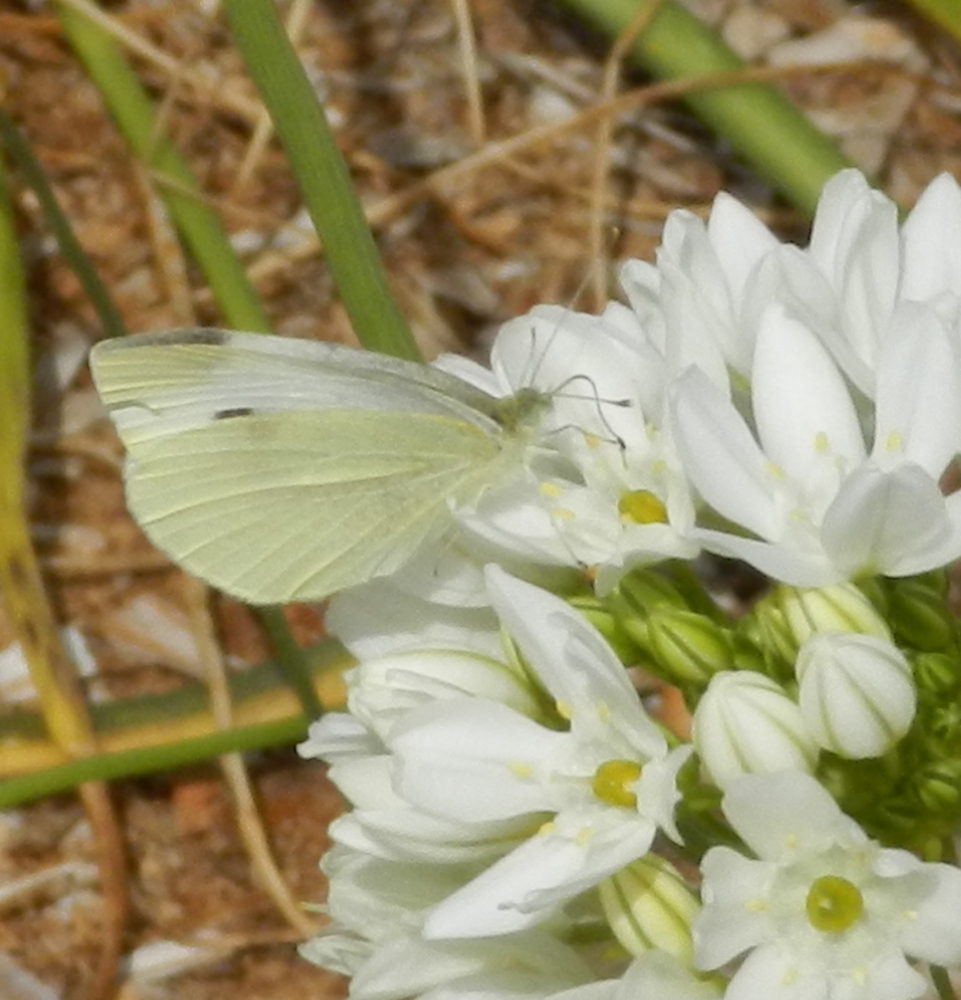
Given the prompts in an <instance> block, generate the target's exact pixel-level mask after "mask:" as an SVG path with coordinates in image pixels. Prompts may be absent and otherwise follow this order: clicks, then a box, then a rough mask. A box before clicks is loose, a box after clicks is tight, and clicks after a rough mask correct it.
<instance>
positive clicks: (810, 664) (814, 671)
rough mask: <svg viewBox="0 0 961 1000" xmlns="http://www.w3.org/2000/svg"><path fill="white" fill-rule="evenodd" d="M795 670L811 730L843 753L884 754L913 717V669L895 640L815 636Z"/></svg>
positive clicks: (852, 755) (857, 756)
mask: <svg viewBox="0 0 961 1000" xmlns="http://www.w3.org/2000/svg"><path fill="white" fill-rule="evenodd" d="M795 670H796V672H797V678H798V685H799V690H798V701H799V703H800V705H801V712H802V713H803V715H804V721H805V723H807V728H808V731H809V732H810V733H811V734H812V735H813V736H814V738H815V739H816V740H817V741H818V743H819V744H820V745H821V746H822V747H824V749H825V750H830V751H831V752H832V753H836V754H838V755H839V756H841V757H847V758H849V759H851V760H863V759H864V758H867V757H880V756H882V755H883V754H884V753H885V752H886V751H887V750H889V749H890V748H891V747H892V746H893V745H894V744H895V743H896V742H897V741H898V740H900V739H901V738H902V737H903V736H904V734H905V733H906V732H907V731H908V728H909V727H910V725H911V722H912V720H913V719H914V712H915V708H916V707H917V696H916V692H915V689H914V680H913V678H912V676H911V667H910V666H909V665H908V661H907V660H906V659H905V658H904V654H903V653H902V652H901V651H900V650H899V649H898V648H897V646H895V645H893V643H890V642H887V641H885V640H883V639H878V638H876V637H875V636H871V635H851V634H843V633H837V632H834V633H822V634H820V635H813V636H811V638H810V639H808V640H807V641H806V642H805V643H804V645H803V646H802V647H801V650H800V652H799V653H798V658H797V663H796V664H795Z"/></svg>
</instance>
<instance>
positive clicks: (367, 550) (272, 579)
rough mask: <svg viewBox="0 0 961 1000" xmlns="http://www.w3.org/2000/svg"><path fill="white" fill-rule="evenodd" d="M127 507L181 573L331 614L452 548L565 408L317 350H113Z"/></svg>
mask: <svg viewBox="0 0 961 1000" xmlns="http://www.w3.org/2000/svg"><path fill="white" fill-rule="evenodd" d="M91 368H92V371H93V376H94V381H95V382H96V385H97V389H98V391H99V392H100V395H101V397H102V399H103V401H104V403H105V405H106V406H107V409H108V411H109V412H110V415H111V417H112V418H113V420H114V422H115V423H116V426H117V430H118V432H119V433H120V437H121V439H122V441H123V443H124V445H125V446H126V448H127V451H128V464H127V468H126V473H125V481H126V487H127V500H128V503H129V506H130V509H131V511H132V513H133V515H134V517H136V519H137V521H138V522H139V523H140V525H141V526H142V527H143V529H144V531H145V532H146V533H147V535H148V537H149V538H150V539H151V540H152V541H153V542H154V543H155V544H156V545H157V546H158V547H159V548H160V549H162V550H163V551H164V552H166V553H167V554H168V555H170V556H171V557H172V558H173V559H174V560H175V561H176V562H177V563H179V564H180V565H182V566H183V567H184V568H186V569H187V570H189V571H190V572H191V573H193V574H194V575H196V576H198V577H201V578H202V579H204V580H206V581H208V582H209V583H212V584H214V585H215V586H217V587H219V588H220V589H222V590H224V591H227V592H228V593H231V594H234V595H236V596H238V597H240V598H242V599H244V600H246V601H249V602H251V603H255V604H269V603H283V602H287V601H306V600H320V599H322V598H324V597H326V596H328V595H329V594H331V593H334V592H335V591H338V590H342V589H344V588H346V587H350V586H354V585H355V584H359V583H363V582H365V581H367V580H371V579H374V578H376V577H381V576H387V575H390V574H392V573H394V572H395V571H397V570H398V569H400V568H401V567H402V566H403V565H404V564H405V563H406V562H407V561H408V560H409V559H410V558H411V557H412V556H413V555H414V554H415V553H417V552H419V551H422V550H423V549H424V548H425V547H426V546H429V545H432V544H439V545H443V544H444V543H445V536H446V535H447V534H448V533H449V532H451V530H452V529H453V526H454V521H453V517H452V514H451V508H452V507H455V506H457V505H459V504H464V503H469V502H471V501H473V500H474V499H476V498H477V497H478V496H479V495H480V494H481V493H482V492H483V491H484V490H485V489H486V488H487V487H489V486H491V485H493V484H497V483H499V482H502V481H505V480H506V479H507V478H508V477H509V476H510V475H511V474H512V473H513V472H514V471H516V470H517V469H519V468H520V467H521V466H522V463H523V460H524V450H525V445H526V444H527V443H528V442H529V441H530V440H531V438H532V436H533V433H534V427H535V425H536V424H537V421H538V419H539V416H540V414H541V413H542V412H543V411H544V409H545V408H546V407H547V405H548V400H549V396H548V395H547V394H546V393H542V392H540V391H538V390H536V389H531V388H527V389H522V390H521V391H520V392H518V393H516V394H514V395H513V396H508V397H505V398H503V399H499V398H497V397H495V396H493V395H489V394H488V393H487V392H484V391H482V390H481V389H478V388H476V387H475V386H473V385H471V384H470V383H468V382H466V381H464V380H462V379H460V378H458V377H457V376H455V375H452V374H449V373H447V372H444V371H441V370H439V369H436V368H431V367H428V366H426V365H419V364H415V363H413V362H409V361H400V360H397V359H395V358H391V357H387V356H385V355H382V354H374V353H371V352H366V351H358V350H353V349H351V348H347V347H341V346H337V345H333V344H325V343H319V342H316V341H305V340H294V339H289V338H284V337H269V336H261V335H258V334H245V333H231V332H227V331H224V330H213V329H197V330H186V331H175V332H171V333H161V334H145V335H140V336H136V337H130V338H127V339H125V340H112V341H105V342H103V343H100V344H98V345H97V346H96V347H95V348H94V350H93V352H92V354H91Z"/></svg>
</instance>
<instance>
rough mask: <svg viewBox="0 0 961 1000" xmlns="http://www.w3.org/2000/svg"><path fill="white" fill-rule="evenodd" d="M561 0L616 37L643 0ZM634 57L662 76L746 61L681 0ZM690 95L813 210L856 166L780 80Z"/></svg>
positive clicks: (754, 161)
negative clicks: (782, 89)
mask: <svg viewBox="0 0 961 1000" xmlns="http://www.w3.org/2000/svg"><path fill="white" fill-rule="evenodd" d="M560 2H562V3H563V4H565V5H566V6H568V7H571V8H572V9H573V10H575V11H577V13H579V14H581V15H582V16H583V17H584V18H586V19H587V20H589V21H591V22H593V23H594V24H595V25H596V26H597V27H599V28H600V29H601V30H602V31H604V32H605V34H608V35H610V36H612V37H617V36H618V35H620V33H621V32H622V31H624V30H625V28H626V27H627V26H628V25H629V24H630V22H631V19H632V18H633V17H634V15H635V13H636V11H637V0H560ZM952 2H954V0H952ZM630 57H631V58H632V59H633V60H634V61H635V62H636V63H638V64H639V65H640V66H643V67H644V68H645V69H647V70H648V71H649V72H651V73H653V74H654V76H656V77H658V78H659V79H662V80H680V79H685V78H688V77H702V76H711V75H714V74H721V73H729V72H731V71H732V70H738V69H743V68H744V65H745V64H744V62H743V61H742V60H741V59H740V58H739V57H738V56H737V55H735V53H734V52H732V51H731V50H730V49H729V48H728V47H727V46H726V45H725V44H724V43H723V42H722V41H721V40H720V38H718V36H717V35H716V34H715V33H714V32H713V31H711V30H710V29H709V28H707V27H706V26H705V25H704V24H702V23H701V22H700V21H699V20H698V19H697V18H696V17H695V16H694V15H693V14H690V13H689V12H688V11H687V10H686V9H685V8H684V7H682V6H681V5H680V4H679V3H676V2H675V0H665V2H663V3H661V4H660V5H659V6H658V8H657V10H656V12H655V13H654V15H653V17H652V18H651V21H650V23H649V24H648V25H647V27H646V28H645V29H644V31H643V32H642V33H641V35H640V37H639V38H638V39H637V40H636V41H635V42H634V44H633V46H632V47H631V49H630ZM684 101H685V103H686V104H688V105H689V107H690V108H691V109H692V110H693V111H694V112H695V114H697V115H698V117H700V118H701V119H702V120H703V121H704V122H706V123H707V124H708V125H709V126H710V127H711V128H712V129H714V130H715V131H716V132H717V133H718V134H719V135H721V136H723V137H724V138H725V139H726V140H727V141H728V142H729V143H730V144H731V146H732V147H733V148H734V149H735V150H736V151H737V152H738V153H739V154H740V155H741V156H743V157H744V158H745V159H746V160H747V161H748V162H749V163H750V164H751V165H752V166H753V167H754V168H755V169H756V170H757V171H758V173H760V174H763V175H764V176H765V177H767V178H768V180H770V181H771V182H772V183H773V184H775V185H777V187H778V188H779V189H780V190H781V191H782V192H783V193H784V194H785V195H786V196H787V198H788V199H789V200H790V201H791V202H792V203H793V204H795V205H796V206H797V207H798V208H799V209H801V210H802V211H803V212H805V213H808V214H810V213H812V212H813V210H814V206H815V204H816V203H817V199H818V195H819V194H820V193H821V188H822V187H823V186H824V183H825V181H827V180H828V178H830V177H831V176H832V175H833V174H835V173H837V172H838V171H839V170H843V169H844V168H845V167H849V166H851V164H850V163H849V162H848V160H847V159H845V157H844V156H843V155H842V154H841V152H840V151H839V150H838V148H837V147H836V146H835V144H834V143H833V142H832V141H831V140H830V139H829V138H827V137H826V136H825V135H823V134H822V133H821V132H819V131H818V130H817V129H816V128H815V127H814V125H812V124H811V122H810V121H809V120H808V119H807V118H806V117H805V116H804V114H803V113H802V112H801V111H800V110H799V109H798V108H797V107H795V106H794V105H793V104H792V103H791V102H790V101H789V100H788V99H787V98H786V97H784V95H783V94H781V93H779V92H778V91H777V90H775V89H773V88H772V87H768V86H766V85H764V84H760V83H745V84H738V85H737V86H732V87H723V88H718V89H711V90H704V91H700V92H698V93H695V94H691V95H689V96H687V97H685V98H684Z"/></svg>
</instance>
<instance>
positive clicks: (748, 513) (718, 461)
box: [671, 367, 782, 540]
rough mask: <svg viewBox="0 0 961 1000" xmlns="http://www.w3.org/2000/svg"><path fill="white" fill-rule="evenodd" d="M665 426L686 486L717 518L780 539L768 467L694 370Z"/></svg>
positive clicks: (677, 390)
mask: <svg viewBox="0 0 961 1000" xmlns="http://www.w3.org/2000/svg"><path fill="white" fill-rule="evenodd" d="M671 417H672V421H671V425H672V431H673V434H674V438H675V440H676V442H677V446H678V451H679V453H680V455H681V460H682V462H683V464H684V467H685V468H686V469H687V471H688V475H689V476H690V478H691V482H693V483H694V485H695V487H696V488H697V490H698V492H699V493H700V494H701V495H702V496H703V497H704V499H705V500H706V501H707V502H708V503H709V504H710V505H711V506H712V507H713V508H714V509H715V510H716V511H717V512H718V513H719V514H722V515H723V516H724V517H726V518H728V519H729V520H731V521H733V522H734V523H735V524H740V525H742V526H743V527H745V528H748V529H749V530H751V531H753V532H754V533H755V534H756V535H760V536H761V537H762V538H768V539H772V540H776V539H777V538H779V537H780V534H781V530H782V524H781V517H780V515H779V512H778V510H777V508H776V505H775V503H774V500H773V497H772V482H771V475H770V471H769V463H768V461H767V459H766V458H765V456H764V453H763V452H762V451H761V449H760V448H759V447H758V445H757V442H756V441H755V440H754V436H753V435H752V434H751V432H750V430H748V427H747V425H746V424H745V423H744V421H743V420H742V419H741V417H740V416H739V415H738V413H737V411H736V410H735V409H734V407H733V406H732V405H731V404H730V402H728V400H727V399H726V398H725V396H724V394H723V393H722V392H721V391H720V390H719V389H718V388H717V386H715V385H714V384H713V383H712V382H711V381H710V379H708V378H707V376H706V375H705V374H704V373H703V372H702V371H700V370H699V369H697V368H693V367H692V368H688V369H687V371H685V372H684V374H683V375H681V376H680V377H679V378H678V379H677V381H676V383H675V385H674V393H673V401H672V406H671Z"/></svg>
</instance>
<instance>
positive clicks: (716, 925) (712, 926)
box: [693, 847, 773, 970]
mask: <svg viewBox="0 0 961 1000" xmlns="http://www.w3.org/2000/svg"><path fill="white" fill-rule="evenodd" d="M772 869H773V866H771V865H770V864H768V863H766V862H761V861H751V860H749V859H748V858H745V857H743V856H742V855H740V854H738V853H737V852H736V851H733V850H731V848H729V847H712V848H711V849H710V850H709V851H708V852H707V854H705V856H704V859H703V861H702V862H701V872H702V874H703V877H704V882H703V886H702V895H703V897H704V903H705V905H704V909H703V910H701V912H700V913H699V914H698V916H697V919H696V920H695V922H694V928H693V932H694V954H695V964H696V965H697V967H698V968H699V969H703V970H708V969H717V968H719V967H720V966H722V965H725V964H726V963H727V962H729V961H731V959H733V958H736V957H737V956H738V955H740V954H742V953H743V952H745V951H747V950H748V949H749V948H754V947H756V946H757V945H759V944H762V943H763V942H764V941H765V940H767V938H768V937H769V935H770V934H771V926H770V919H769V918H768V916H767V914H766V912H765V907H764V905H763V903H764V900H765V899H766V896H767V891H768V886H769V884H770V881H771V878H772V874H773V870H772ZM758 901H760V904H761V905H757V904H758Z"/></svg>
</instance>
